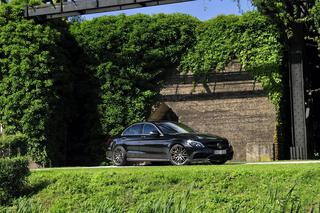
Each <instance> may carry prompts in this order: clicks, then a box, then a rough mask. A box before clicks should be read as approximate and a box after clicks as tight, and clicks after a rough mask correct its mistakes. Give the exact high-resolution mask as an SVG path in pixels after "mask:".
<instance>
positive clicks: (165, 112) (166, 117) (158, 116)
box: [148, 102, 179, 122]
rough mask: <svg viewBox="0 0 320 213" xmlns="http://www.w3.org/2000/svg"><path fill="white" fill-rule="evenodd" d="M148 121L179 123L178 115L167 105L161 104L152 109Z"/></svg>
mask: <svg viewBox="0 0 320 213" xmlns="http://www.w3.org/2000/svg"><path fill="white" fill-rule="evenodd" d="M148 121H175V122H178V121H179V117H178V115H177V114H176V113H175V112H174V111H173V110H172V108H170V107H169V106H168V105H167V104H166V103H164V102H159V103H157V104H155V105H154V106H153V107H152V112H151V114H150V116H149V118H148Z"/></svg>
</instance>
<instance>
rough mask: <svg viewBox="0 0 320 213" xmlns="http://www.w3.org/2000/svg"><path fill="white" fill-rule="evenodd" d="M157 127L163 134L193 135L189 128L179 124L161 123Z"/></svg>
mask: <svg viewBox="0 0 320 213" xmlns="http://www.w3.org/2000/svg"><path fill="white" fill-rule="evenodd" d="M157 126H158V127H159V128H160V129H161V131H162V132H163V133H164V134H179V133H194V132H195V131H194V130H193V129H191V128H190V127H188V126H186V125H184V124H181V123H172V122H163V123H157Z"/></svg>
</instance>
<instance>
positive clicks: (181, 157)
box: [170, 144, 190, 165]
mask: <svg viewBox="0 0 320 213" xmlns="http://www.w3.org/2000/svg"><path fill="white" fill-rule="evenodd" d="M189 161H190V160H189V156H188V153H187V150H186V148H184V146H182V145H180V144H176V145H174V146H173V147H172V148H171V149H170V162H171V164H173V165H186V164H188V163H189Z"/></svg>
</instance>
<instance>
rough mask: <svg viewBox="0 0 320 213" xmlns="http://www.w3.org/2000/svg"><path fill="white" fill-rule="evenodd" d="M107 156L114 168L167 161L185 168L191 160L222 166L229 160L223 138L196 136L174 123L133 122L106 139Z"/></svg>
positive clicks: (228, 148)
mask: <svg viewBox="0 0 320 213" xmlns="http://www.w3.org/2000/svg"><path fill="white" fill-rule="evenodd" d="M107 157H108V159H110V160H112V161H113V163H114V164H115V165H117V166H123V165H126V164H127V163H128V162H159V161H162V162H170V163H171V164H173V165H185V164H188V163H190V162H192V161H195V160H202V161H203V160H209V161H210V162H211V163H213V164H223V163H225V162H226V161H227V160H231V159H232V157H233V148H232V146H231V145H230V143H229V142H228V140H227V139H226V138H222V137H219V136H215V135H205V134H198V133H196V132H195V131H194V130H192V129H191V128H190V127H188V126H186V125H184V124H181V123H175V122H142V123H136V124H133V125H131V126H130V127H128V128H127V129H125V130H124V131H123V133H122V134H121V136H119V137H116V138H114V139H112V140H110V143H109V144H108V148H107Z"/></svg>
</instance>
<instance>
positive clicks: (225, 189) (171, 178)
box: [0, 164, 320, 212]
mask: <svg viewBox="0 0 320 213" xmlns="http://www.w3.org/2000/svg"><path fill="white" fill-rule="evenodd" d="M28 180H29V185H30V189H29V190H28V192H27V195H26V196H25V197H23V198H19V199H16V200H15V201H14V202H13V204H12V206H11V207H3V208H2V211H6V212H10V211H12V212H39V211H46V210H49V211H50V212H66V211H69V212H160V211H161V212H248V211H251V212H270V211H271V212H290V211H295V212H296V211H298V212H305V211H309V212H310V211H313V212H319V210H320V209H319V208H320V164H288V165H223V166H212V165H194V166H155V167H151V166H141V167H126V168H97V169H81V168H79V169H57V170H54V169H52V170H40V171H33V172H32V174H31V175H30V177H29V179H28ZM0 211H1V209H0Z"/></svg>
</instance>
